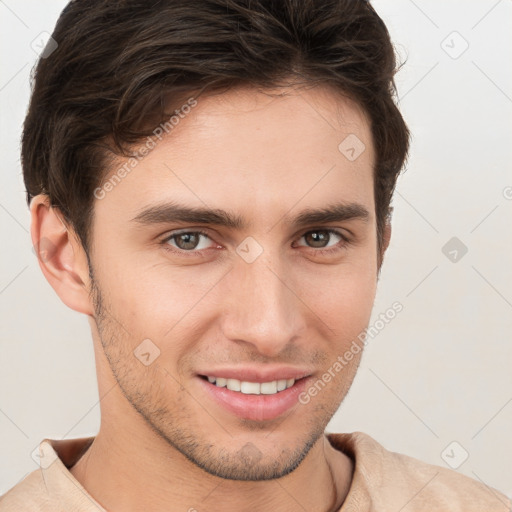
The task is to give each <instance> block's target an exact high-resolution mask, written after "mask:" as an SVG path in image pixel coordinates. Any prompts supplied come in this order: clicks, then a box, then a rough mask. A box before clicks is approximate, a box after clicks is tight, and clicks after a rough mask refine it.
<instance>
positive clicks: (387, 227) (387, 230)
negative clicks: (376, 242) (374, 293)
mask: <svg viewBox="0 0 512 512" xmlns="http://www.w3.org/2000/svg"><path fill="white" fill-rule="evenodd" d="M390 241H391V212H390V214H389V215H388V216H387V217H386V222H385V224H384V230H383V233H382V247H381V250H380V252H379V257H378V271H379V274H380V270H381V268H382V262H383V261H384V254H385V252H386V250H387V248H388V246H389V242H390Z"/></svg>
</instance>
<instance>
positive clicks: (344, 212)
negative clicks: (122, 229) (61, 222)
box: [131, 202, 370, 230]
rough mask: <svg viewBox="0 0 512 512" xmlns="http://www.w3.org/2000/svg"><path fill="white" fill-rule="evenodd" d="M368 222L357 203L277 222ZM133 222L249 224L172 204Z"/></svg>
mask: <svg viewBox="0 0 512 512" xmlns="http://www.w3.org/2000/svg"><path fill="white" fill-rule="evenodd" d="M353 219H355V220H361V221H363V222H368V220H369V219H370V213H369V211H368V210H367V209H366V207H365V206H363V205H362V204H359V203H343V202H342V203H335V204H331V205H328V206H326V207H324V208H319V209H315V208H306V209H304V210H302V211H301V212H300V213H299V214H298V215H296V216H295V217H291V216H290V215H285V216H283V217H282V218H281V219H280V221H283V222H284V224H285V225H288V226H293V227H301V226H306V225H309V224H323V223H328V222H341V221H347V220H353ZM131 221H132V222H135V223H137V224H141V225H152V224H164V223H173V222H187V223H188V222H189V223H194V224H209V225H215V226H223V227H226V228H231V229H234V230H243V229H247V228H248V227H250V224H249V223H248V222H246V221H245V220H244V218H243V217H241V216H240V215H236V214H233V213H231V212H229V211H226V210H222V209H218V208H202V207H190V206H186V205H183V204H179V203H175V202H171V203H164V204H156V205H153V206H148V207H146V208H144V209H142V210H141V211H140V213H138V214H137V215H136V216H135V217H134V218H133V219H131Z"/></svg>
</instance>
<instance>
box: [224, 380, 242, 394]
mask: <svg viewBox="0 0 512 512" xmlns="http://www.w3.org/2000/svg"><path fill="white" fill-rule="evenodd" d="M226 387H227V388H228V389H230V390H231V391H240V381H239V380H236V379H228V383H227V384H226Z"/></svg>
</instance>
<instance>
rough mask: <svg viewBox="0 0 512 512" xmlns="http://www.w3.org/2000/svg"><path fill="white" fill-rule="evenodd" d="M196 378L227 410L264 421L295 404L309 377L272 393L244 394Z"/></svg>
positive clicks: (282, 412) (245, 417)
mask: <svg viewBox="0 0 512 512" xmlns="http://www.w3.org/2000/svg"><path fill="white" fill-rule="evenodd" d="M198 379H199V381H200V382H201V385H202V386H203V388H204V389H205V391H206V392H207V393H208V395H209V396H211V397H212V398H213V399H214V400H215V401H216V402H217V403H218V404H220V405H222V406H223V407H224V408H225V409H227V410H228V411H229V412H231V413H233V414H235V415H237V416H238V417H240V418H243V419H246V420H254V421H265V420H273V419H274V418H277V417H279V416H281V415H282V414H284V413H285V412H286V411H287V410H288V409H291V408H292V407H293V406H294V405H295V404H297V402H298V396H299V394H300V393H302V391H304V389H305V387H306V385H307V382H308V380H309V377H305V378H303V379H299V380H298V381H296V382H295V384H294V385H293V386H292V387H291V388H287V389H285V390H284V391H279V392H278V393H275V394H273V395H245V394H243V393H240V392H238V391H231V390H230V389H227V388H226V387H223V388H220V387H218V386H216V385H215V384H212V383H211V382H209V381H208V380H206V379H203V378H201V377H198Z"/></svg>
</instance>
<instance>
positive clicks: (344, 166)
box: [31, 87, 390, 512]
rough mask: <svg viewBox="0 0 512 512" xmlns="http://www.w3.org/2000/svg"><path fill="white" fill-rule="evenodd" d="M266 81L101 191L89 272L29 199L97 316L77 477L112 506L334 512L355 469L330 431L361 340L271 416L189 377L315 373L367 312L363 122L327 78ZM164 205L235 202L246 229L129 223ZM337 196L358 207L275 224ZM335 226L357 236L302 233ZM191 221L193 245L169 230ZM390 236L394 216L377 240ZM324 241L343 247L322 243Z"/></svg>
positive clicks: (54, 218) (58, 226)
mask: <svg viewBox="0 0 512 512" xmlns="http://www.w3.org/2000/svg"><path fill="white" fill-rule="evenodd" d="M269 92H270V91H269ZM273 92H274V93H276V94H275V95H274V96H272V95H269V94H264V93H262V92H258V91H255V90H252V89H236V90H231V91H229V92H224V93H222V94H221V95H214V96H206V97H200V98H198V104H197V106H196V107H194V108H193V109H192V111H191V112H190V114H188V115H187V116H186V117H184V118H183V119H181V120H180V123H179V125H177V126H176V127H175V128H174V129H173V130H172V132H171V133H170V134H169V135H167V136H165V137H164V138H163V139H162V141H161V142H159V143H158V144H157V145H156V147H155V148H154V149H153V150H152V151H151V152H150V153H149V154H148V155H147V156H145V157H144V159H143V160H141V161H140V162H139V163H138V165H137V167H136V168H135V169H133V170H132V171H131V172H130V173H129V175H127V176H126V177H125V178H124V179H123V180H122V182H121V183H119V184H118V185H117V186H116V187H114V188H113V190H112V191H110V192H108V193H107V194H106V195H105V197H104V198H103V199H101V200H100V199H96V200H95V205H94V219H93V224H92V226H93V229H92V249H91V251H90V260H91V265H92V274H93V277H94V281H93V282H92V281H91V279H90V275H89V268H88V264H87V258H86V254H85V252H84V250H83V248H82V247H81V245H80V244H79V242H78V241H77V238H76V236H75V234H74V233H73V230H72V228H71V227H70V226H68V225H66V223H65V222H63V221H62V220H61V219H62V215H60V212H59V211H58V210H56V209H55V208H50V207H48V200H47V197H45V196H43V195H41V196H37V197H35V198H34V199H33V201H32V203H31V215H32V239H33V243H34V244H35V245H36V246H38V244H39V242H40V240H46V243H50V244H51V246H52V247H53V251H52V255H51V258H41V259H40V266H41V268H42V271H43V273H44V275H45V276H46V278H47V280H48V281H49V283H50V284H51V286H52V287H53V288H54V289H55V291H56V292H57V294H58V295H59V297H60V298H61V299H62V301H63V302H64V303H65V304H66V305H67V306H69V307H70V308H72V309H74V310H76V311H79V312H81V313H83V314H86V315H88V318H89V322H90V326H91V331H92V337H93V342H94V350H95V357H96V366H97V376H98V386H99V395H100V397H101V402H100V407H101V427H100V430H99V433H98V435H97V436H96V438H95V441H94V442H93V444H92V445H91V447H90V448H89V450H88V451H87V452H86V453H85V455H84V456H83V457H82V458H81V459H80V460H79V462H78V463H77V464H76V465H75V466H74V467H73V468H72V469H71V473H72V474H73V475H74V476H75V478H76V479H77V480H78V481H79V482H80V483H81V484H82V485H83V486H84V487H85V488H86V489H87V490H88V492H89V493H90V494H91V495H92V496H93V497H94V498H95V499H96V500H97V501H98V502H99V503H101V504H102V506H104V507H105V508H106V509H108V510H124V511H136V510H151V511H153V512H159V511H164V510H165V511H168V510H169V507H170V506H172V510H183V511H187V510H189V511H193V510H197V511H198V512H201V511H217V510H222V511H223V512H231V511H252V512H254V511H263V510H265V511H268V510H273V511H275V512H284V511H294V512H295V511H296V510H298V509H299V510H301V509H304V510H308V511H318V512H320V511H322V512H327V511H331V510H337V509H338V508H339V507H340V506H341V504H342V503H343V501H344V499H345V496H346V494H347V492H348V489H349V486H350V482H351V475H352V471H353V463H352V461H351V460H350V458H349V457H347V456H346V455H345V454H343V453H342V452H339V451H337V450H335V449H334V448H333V447H332V446H331V445H330V444H329V442H328V441H327V438H326V437H325V433H324V431H325V427H326V425H327V423H328V422H329V420H330V419H331V417H332V416H333V414H334V413H335V412H336V410H337V409H338V407H339V406H340V404H341V402H342V401H343V399H344V397H345V396H346V394H347V392H348V390H349V388H350V386H351V384H352V381H353V378H354V376H355V374H356V371H357V368H358V366H359V362H360V358H361V355H362V351H361V352H359V354H357V355H355V356H354V358H353V359H352V360H351V361H350V363H349V364H347V365H346V366H345V367H344V368H343V370H342V371H340V372H338V373H337V374H336V377H335V378H334V379H332V380H331V381H330V382H329V383H328V385H326V386H325V387H324V388H323V389H322V391H321V392H319V393H318V394H317V396H315V397H314V398H312V399H311V401H310V402H309V403H308V404H305V405H303V404H300V403H297V404H296V405H295V406H294V407H293V408H292V409H290V410H289V411H287V412H286V413H285V414H284V415H282V416H280V417H278V418H277V419H274V420H267V421H257V420H243V419H241V418H239V417H237V416H236V415H234V414H233V413H231V412H229V411H227V410H225V409H224V408H222V407H221V406H219V405H217V404H216V403H215V402H213V401H212V400H211V399H210V398H209V397H208V396H205V394H204V393H203V392H202V388H201V386H200V381H199V380H198V377H197V375H196V374H197V372H198V370H199V369H200V368H205V367H206V368H215V367H219V366H220V365H221V364H226V363H227V364H229V365H230V366H237V365H238V366H242V365H258V366H262V365H264V364H266V363H281V364H287V365H292V366H300V367H307V368H308V369H310V370H311V374H312V375H313V380H317V379H319V378H321V376H322V375H323V374H324V373H325V372H326V371H327V369H328V368H329V367H331V366H332V365H333V363H334V362H335V361H336V359H337V357H338V356H339V355H341V354H343V353H344V352H345V351H346V350H347V349H348V348H349V347H350V344H351V343H352V341H353V340H354V339H356V338H357V336H358V335H359V334H360V333H361V331H363V330H364V329H365V327H367V325H368V323H369V320H370V315H371V310H372V306H373V301H374V297H375V292H376V283H377V279H378V270H379V268H378V258H377V239H376V221H375V204H374V198H373V178H372V168H373V164H374V158H375V156H374V151H373V146H372V141H371V135H370V128H369V123H368V120H367V118H366V116H365V115H364V113H363V112H362V111H361V109H360V108H358V106H357V105H356V104H355V103H353V102H352V101H350V100H348V99H347V98H345V97H342V96H340V95H339V94H336V93H335V92H334V91H332V90H330V89H327V88H326V87H314V88H309V89H297V88H290V87H286V88H283V89H279V90H278V91H273ZM348 134H356V135H357V137H358V138H359V139H360V140H361V141H363V142H364V144H365V146H366V149H365V151H364V152H363V153H362V154H361V155H360V156H359V157H358V158H357V159H356V160H355V161H349V160H348V159H347V158H346V157H345V156H344V155H343V154H342V153H341V152H340V151H339V150H338V145H339V144H340V142H341V141H343V140H344V139H345V137H346V136H347V135H348ZM124 161H125V160H119V161H118V162H119V163H120V164H122V163H123V162H124ZM116 169H118V166H112V169H111V171H112V172H114V171H115V170H116ZM169 201H179V202H180V203H183V204H185V205H188V206H197V207H210V208H222V209H224V210H229V211H230V212H232V213H234V214H236V215H239V216H241V217H243V219H244V220H245V221H247V223H248V227H246V228H244V229H242V230H237V229H233V228H227V227H224V226H215V225H208V224H197V223H194V224H190V223H183V222H181V223H180V222H164V223H158V224H154V225H141V224H139V223H136V222H132V220H131V219H133V218H134V217H135V216H136V215H137V214H138V213H140V212H141V211H142V209H143V208H145V207H147V206H148V205H153V204H157V203H159V204H162V203H166V202H169ZM340 201H343V202H347V203H358V204H359V205H362V206H363V207H364V208H366V209H367V210H368V212H369V215H368V218H367V219H366V220H364V219H360V218H354V219H351V220H343V221H336V222H329V223H324V224H321V225H311V226H301V227H299V228H298V227H293V226H290V225H288V224H286V222H285V220H286V219H287V218H293V217H295V216H296V215H297V214H298V213H299V212H300V211H302V210H303V209H306V208H312V209H319V208H323V207H325V206H326V205H327V204H330V203H333V202H340ZM185 228H186V229H185ZM327 228H332V229H336V230H338V231H339V232H341V233H343V234H344V235H345V236H348V237H349V242H347V243H344V241H343V240H342V239H341V237H339V236H336V235H331V237H330V238H329V239H328V240H326V241H325V242H323V245H322V243H318V242H317V243H316V245H315V243H314V241H313V240H311V237H310V236H309V237H308V236H304V235H306V234H307V233H311V231H314V232H315V233H317V234H318V231H321V232H324V231H323V230H325V229H327ZM194 229H195V230H197V229H202V230H204V231H206V232H207V233H208V237H209V238H206V237H202V238H201V239H200V241H199V242H198V245H197V248H195V249H194V247H193V246H194V244H193V243H190V242H189V245H188V246H187V245H186V244H184V243H183V239H182V243H181V245H178V243H179V240H176V239H174V240H169V241H167V242H162V240H163V239H164V238H165V237H166V236H169V234H172V232H173V231H177V230H180V231H181V232H184V231H187V230H189V232H190V231H193V230H194ZM315 229H316V231H315ZM248 236H251V237H253V238H254V239H255V240H256V241H257V242H258V243H259V245H260V246H261V247H262V249H263V253H262V254H261V255H260V256H259V257H258V258H257V259H256V260H255V261H253V262H252V263H247V262H246V261H245V260H244V259H243V258H241V257H240V256H239V254H238V253H237V252H236V248H237V247H238V246H239V245H240V244H241V243H242V241H244V240H245V239H246V238H247V237H248ZM389 236H390V226H389V225H388V226H387V229H386V235H385V241H384V250H385V248H386V247H387V245H388V242H389ZM325 246H327V248H333V247H334V248H337V250H335V252H333V253H330V254H322V253H321V252H319V251H320V250H321V249H322V248H324V247H325ZM165 247H168V248H170V249H171V250H172V249H174V250H175V251H177V252H171V251H169V250H166V249H165ZM180 247H181V248H182V249H181V252H180ZM183 247H185V248H187V247H188V252H186V249H183ZM190 247H192V249H191V248H190ZM191 251H192V252H191ZM193 251H195V255H194V254H193ZM198 253H201V254H202V255H198ZM381 256H382V255H381ZM145 339H150V340H151V341H152V343H154V344H155V345H156V346H157V347H158V349H159V350H160V355H159V356H158V357H157V358H156V359H155V360H154V362H152V363H151V364H150V365H148V366H145V365H143V364H141V362H140V361H139V360H138V359H137V358H136V357H135V356H134V353H133V351H134V350H135V349H136V347H137V346H138V345H139V344H140V343H141V342H142V340H145ZM248 443H251V444H250V445H248ZM248 447H249V448H248ZM248 450H251V451H250V453H251V454H252V456H251V457H249V458H248V456H247V453H248ZM254 454H257V456H254Z"/></svg>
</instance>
